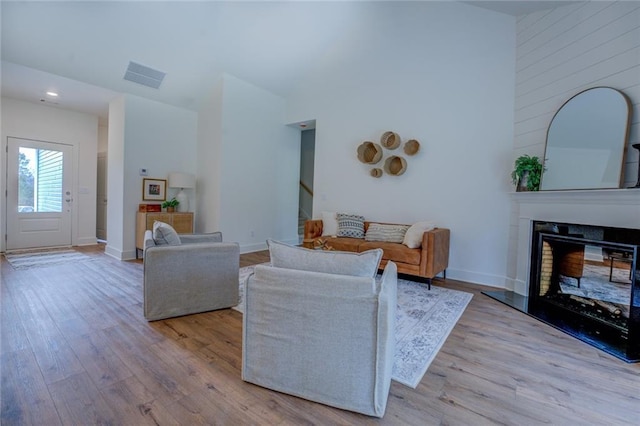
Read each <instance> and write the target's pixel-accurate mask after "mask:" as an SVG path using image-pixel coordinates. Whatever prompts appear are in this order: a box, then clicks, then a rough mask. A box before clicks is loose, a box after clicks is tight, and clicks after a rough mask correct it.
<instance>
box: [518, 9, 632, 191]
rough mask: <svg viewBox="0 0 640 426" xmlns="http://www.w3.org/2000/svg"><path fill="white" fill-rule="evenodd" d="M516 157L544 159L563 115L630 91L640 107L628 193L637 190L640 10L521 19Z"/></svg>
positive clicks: (544, 14)
mask: <svg viewBox="0 0 640 426" xmlns="http://www.w3.org/2000/svg"><path fill="white" fill-rule="evenodd" d="M516 45H517V51H516V99H515V117H514V118H515V122H514V158H515V157H517V156H519V155H521V154H525V153H528V154H532V155H538V156H540V157H542V156H543V155H544V148H545V143H546V134H547V128H548V127H549V123H550V122H551V119H552V118H553V116H554V115H555V113H556V111H557V110H558V108H560V107H561V106H562V104H563V103H564V102H566V101H567V100H568V99H569V98H571V97H572V96H574V95H575V94H577V93H578V92H580V91H582V90H585V89H588V88H591V87H596V86H609V87H613V88H616V89H618V90H621V91H623V92H624V93H625V94H626V95H627V96H628V97H629V98H630V100H631V103H632V107H633V115H632V119H631V122H632V126H631V129H630V137H629V145H628V147H627V153H626V156H625V171H624V186H628V185H631V184H635V182H636V179H637V168H638V151H637V150H635V149H633V148H631V144H633V143H638V142H640V3H639V2H584V3H576V4H570V5H567V6H562V7H559V8H556V9H553V10H551V11H541V12H536V13H532V14H529V15H525V16H522V17H520V18H518V20H517V42H516Z"/></svg>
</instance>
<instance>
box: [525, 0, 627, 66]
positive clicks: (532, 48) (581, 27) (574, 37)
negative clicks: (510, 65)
mask: <svg viewBox="0 0 640 426" xmlns="http://www.w3.org/2000/svg"><path fill="white" fill-rule="evenodd" d="M597 6H599V8H595V7H592V8H586V7H582V8H581V9H579V10H578V11H576V12H575V13H571V14H569V15H567V16H565V17H564V18H563V19H561V20H558V21H557V22H555V23H554V26H552V27H547V28H546V29H539V30H540V31H542V32H540V33H538V35H537V36H536V37H534V38H531V39H530V40H529V41H528V42H526V43H522V44H518V47H517V48H518V50H519V51H518V55H517V59H518V65H517V67H516V70H517V71H522V70H523V69H524V68H526V67H529V66H531V65H532V64H536V63H538V62H539V61H540V60H543V59H545V58H546V57H547V56H550V55H553V54H554V53H556V52H558V51H562V50H566V49H569V51H573V47H572V45H573V44H574V43H576V42H579V41H580V40H582V39H583V38H584V37H588V36H589V35H590V34H591V33H593V32H596V31H598V29H599V28H602V26H597V25H596V26H594V23H596V22H599V23H602V22H603V21H605V22H606V23H607V24H611V23H612V22H615V21H616V20H618V19H620V18H621V17H622V16H624V15H625V13H624V12H622V11H620V10H616V9H615V8H611V4H610V3H607V2H602V3H598V4H597ZM565 35H566V36H565ZM518 38H520V33H518Z"/></svg>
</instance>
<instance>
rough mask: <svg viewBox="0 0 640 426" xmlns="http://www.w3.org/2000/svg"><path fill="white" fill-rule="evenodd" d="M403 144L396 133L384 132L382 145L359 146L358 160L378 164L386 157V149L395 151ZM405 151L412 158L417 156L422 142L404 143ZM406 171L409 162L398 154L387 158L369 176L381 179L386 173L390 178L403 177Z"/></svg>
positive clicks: (366, 144) (367, 144)
mask: <svg viewBox="0 0 640 426" xmlns="http://www.w3.org/2000/svg"><path fill="white" fill-rule="evenodd" d="M401 144H402V139H401V138H400V135H398V134H397V133H396V132H392V131H387V132H384V133H383V134H382V136H381V137H380V144H377V143H374V142H371V141H364V142H362V143H361V144H360V145H359V146H358V149H357V153H358V160H359V161H360V162H362V163H364V164H377V163H379V162H380V160H381V159H382V157H383V156H384V149H387V150H394V149H396V148H398V147H399V146H400V145H401ZM383 148H384V149H383ZM403 151H404V153H405V154H406V155H407V156H410V157H411V156H414V155H416V154H417V153H418V151H420V142H418V141H417V140H416V139H409V140H408V141H406V142H405V143H404V146H403ZM406 170H407V160H405V159H404V158H403V157H402V156H401V155H398V154H396V155H390V156H389V157H387V158H386V159H385V160H384V164H383V165H382V167H374V168H372V169H370V170H369V175H370V176H371V177H374V178H380V177H382V175H383V174H384V173H385V172H386V173H387V174H388V175H390V176H401V175H402V174H404V172H405V171H406Z"/></svg>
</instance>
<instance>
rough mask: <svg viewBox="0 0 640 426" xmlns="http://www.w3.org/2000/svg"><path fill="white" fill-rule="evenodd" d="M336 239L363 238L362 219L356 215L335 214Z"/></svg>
mask: <svg viewBox="0 0 640 426" xmlns="http://www.w3.org/2000/svg"><path fill="white" fill-rule="evenodd" d="M336 218H337V219H338V237H351V238H364V217H363V216H359V215H357V214H346V213H337V214H336Z"/></svg>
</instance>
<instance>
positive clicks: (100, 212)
mask: <svg viewBox="0 0 640 426" xmlns="http://www.w3.org/2000/svg"><path fill="white" fill-rule="evenodd" d="M107 161H108V160H107V153H106V152H99V153H98V180H97V184H98V188H97V191H96V238H97V239H98V241H105V242H106V241H107Z"/></svg>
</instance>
